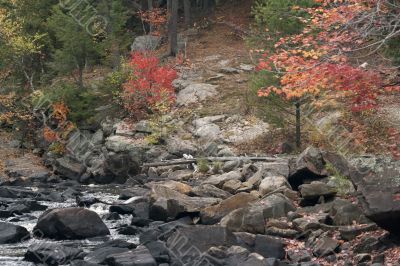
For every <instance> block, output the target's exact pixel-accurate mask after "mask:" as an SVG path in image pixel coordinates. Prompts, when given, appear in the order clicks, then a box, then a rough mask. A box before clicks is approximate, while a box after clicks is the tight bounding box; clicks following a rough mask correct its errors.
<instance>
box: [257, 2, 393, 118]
mask: <svg viewBox="0 0 400 266" xmlns="http://www.w3.org/2000/svg"><path fill="white" fill-rule="evenodd" d="M317 2H319V3H320V5H319V6H317V7H313V8H304V11H305V12H306V13H307V14H308V16H307V18H303V20H304V21H307V24H306V26H305V27H304V29H303V31H302V32H301V33H300V34H295V35H290V36H286V37H282V38H281V39H280V40H279V41H278V42H277V43H275V45H274V47H275V50H274V52H273V53H271V54H267V53H263V54H262V56H261V58H260V60H259V64H258V67H257V69H258V70H259V71H261V70H264V71H270V72H273V73H275V74H276V75H277V76H278V77H279V86H269V87H266V88H262V89H260V90H259V92H258V95H259V96H260V97H267V96H269V95H270V94H271V93H274V94H277V95H280V96H282V97H284V98H285V99H287V100H298V99H301V98H302V97H305V96H308V95H316V96H317V95H319V94H320V93H321V92H328V93H330V92H332V93H333V94H336V95H340V96H341V97H346V98H349V99H350V100H349V103H350V105H351V110H352V111H363V110H368V109H371V108H374V107H376V106H377V97H378V96H379V95H380V94H382V93H384V92H385V90H384V89H383V87H384V82H383V80H382V77H381V76H380V75H379V73H378V72H376V71H374V70H366V69H364V68H362V67H359V66H354V65H352V64H351V63H349V58H348V57H347V52H348V51H351V50H352V49H353V47H354V46H355V45H361V44H362V40H361V38H359V36H358V35H357V32H355V31H351V30H348V29H347V28H346V27H345V26H346V23H347V22H349V21H350V20H352V19H353V18H354V17H356V16H357V14H358V13H359V12H363V11H365V10H366V9H368V8H369V6H368V4H366V2H365V1H356V0H353V1H327V0H326V1H317ZM369 2H371V3H370V4H373V1H369ZM296 8H297V9H300V7H296ZM396 89H398V88H397V87H396V88H391V90H396Z"/></svg>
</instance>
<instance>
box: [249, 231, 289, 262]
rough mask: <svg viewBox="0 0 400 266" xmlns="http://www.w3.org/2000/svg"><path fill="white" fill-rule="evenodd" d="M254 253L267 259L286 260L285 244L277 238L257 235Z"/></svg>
mask: <svg viewBox="0 0 400 266" xmlns="http://www.w3.org/2000/svg"><path fill="white" fill-rule="evenodd" d="M254 251H255V252H256V253H258V254H260V255H262V256H264V257H266V258H275V259H283V258H285V254H286V252H285V245H284V242H283V241H282V240H281V239H279V238H276V237H271V236H265V235H257V236H256V239H255V242H254Z"/></svg>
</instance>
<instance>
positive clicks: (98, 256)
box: [85, 247, 129, 265]
mask: <svg viewBox="0 0 400 266" xmlns="http://www.w3.org/2000/svg"><path fill="white" fill-rule="evenodd" d="M127 251H129V249H128V248H119V247H103V248H98V249H95V250H94V251H92V252H90V253H89V254H88V255H86V257H85V260H86V261H88V262H90V263H95V264H96V265H98V264H105V262H106V258H107V257H108V256H113V255H116V254H119V253H123V252H127Z"/></svg>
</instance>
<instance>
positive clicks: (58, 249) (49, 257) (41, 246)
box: [25, 242, 86, 265]
mask: <svg viewBox="0 0 400 266" xmlns="http://www.w3.org/2000/svg"><path fill="white" fill-rule="evenodd" d="M85 255H86V253H85V252H84V251H83V250H82V249H80V248H73V247H67V246H64V245H61V244H57V243H48V242H43V243H36V244H32V245H31V246H29V247H28V250H27V252H26V253H25V260H27V261H31V262H34V263H40V264H42V263H44V264H45V265H67V264H69V263H70V262H71V261H73V260H77V259H83V257H84V256H85Z"/></svg>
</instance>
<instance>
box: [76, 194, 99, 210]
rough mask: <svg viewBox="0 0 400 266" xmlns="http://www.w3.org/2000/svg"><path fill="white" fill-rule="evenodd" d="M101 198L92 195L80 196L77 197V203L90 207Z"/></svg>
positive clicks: (80, 205)
mask: <svg viewBox="0 0 400 266" xmlns="http://www.w3.org/2000/svg"><path fill="white" fill-rule="evenodd" d="M98 202H99V200H98V199H97V198H95V197H92V196H78V197H76V204H77V205H78V206H79V207H90V206H92V205H93V204H95V203H98Z"/></svg>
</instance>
